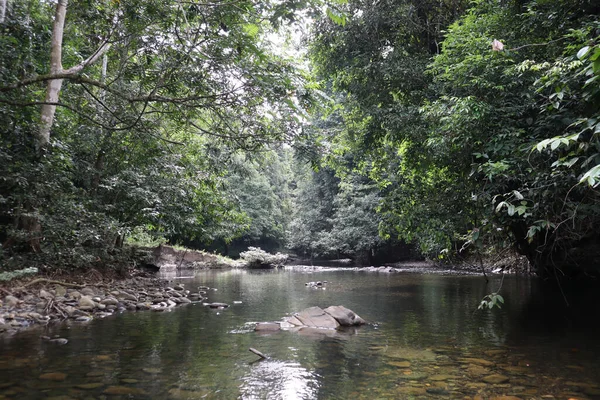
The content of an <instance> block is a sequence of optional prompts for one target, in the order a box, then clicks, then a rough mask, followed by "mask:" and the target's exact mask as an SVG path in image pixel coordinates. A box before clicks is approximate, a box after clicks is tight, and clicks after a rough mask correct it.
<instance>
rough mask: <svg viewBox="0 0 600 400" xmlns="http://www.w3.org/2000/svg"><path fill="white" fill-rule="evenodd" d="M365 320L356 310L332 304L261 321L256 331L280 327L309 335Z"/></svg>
mask: <svg viewBox="0 0 600 400" xmlns="http://www.w3.org/2000/svg"><path fill="white" fill-rule="evenodd" d="M365 323H366V322H365V320H364V319H362V318H361V317H359V316H358V315H357V314H356V313H355V312H354V311H352V310H349V309H347V308H346V307H344V306H330V307H327V308H326V309H324V310H323V309H322V308H320V307H310V308H307V309H305V310H302V311H301V312H299V313H297V314H294V315H293V316H291V317H286V318H284V319H283V322H279V323H275V322H259V323H258V324H256V327H255V330H256V331H267V332H274V331H277V330H280V329H283V330H288V329H289V330H293V331H295V332H299V333H300V332H302V333H306V334H308V335H311V334H313V333H318V331H319V330H320V331H321V332H322V331H324V330H336V329H338V328H339V327H348V326H358V325H363V324H365Z"/></svg>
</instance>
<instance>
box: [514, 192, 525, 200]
mask: <svg viewBox="0 0 600 400" xmlns="http://www.w3.org/2000/svg"><path fill="white" fill-rule="evenodd" d="M512 192H513V194H514V195H515V198H516V199H517V200H523V199H524V197H523V195H522V194H521V192H519V191H518V190H513V191H512Z"/></svg>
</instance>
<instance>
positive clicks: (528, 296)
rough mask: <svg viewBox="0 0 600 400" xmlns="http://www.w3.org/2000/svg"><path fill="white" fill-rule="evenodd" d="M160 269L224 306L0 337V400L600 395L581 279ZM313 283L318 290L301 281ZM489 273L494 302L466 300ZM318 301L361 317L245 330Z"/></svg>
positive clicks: (592, 292)
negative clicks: (483, 305) (498, 299)
mask: <svg viewBox="0 0 600 400" xmlns="http://www.w3.org/2000/svg"><path fill="white" fill-rule="evenodd" d="M171 278H173V279H176V281H177V282H182V283H184V284H185V286H186V287H188V288H195V287H197V286H209V287H211V288H212V289H211V290H210V291H209V299H210V301H213V302H225V303H228V304H231V307H229V308H227V309H223V310H214V309H209V308H208V307H204V306H202V305H201V304H191V305H188V306H184V307H180V308H177V309H174V310H173V311H172V312H164V313H156V312H150V311H147V312H137V313H123V314H120V315H115V316H112V317H108V318H105V319H98V320H94V321H91V322H89V323H69V324H67V323H65V324H60V325H57V326H54V327H45V328H39V329H33V330H30V331H27V332H24V333H21V334H19V335H17V336H16V337H14V338H5V339H3V340H2V341H0V399H37V398H40V399H45V398H52V399H55V400H59V399H61V400H66V399H90V400H91V399H103V398H111V399H112V398H115V399H118V398H142V399H239V398H241V399H361V398H363V399H413V398H414V399H419V398H423V399H426V398H436V399H446V398H447V399H465V398H471V399H476V398H481V399H488V398H494V397H495V396H497V397H498V398H499V399H502V398H504V399H507V400H508V399H511V398H521V399H542V398H543V399H547V398H556V399H568V398H575V399H594V398H596V399H600V340H599V339H598V338H600V335H599V334H600V318H599V317H600V311H599V310H598V300H597V298H598V294H597V293H599V292H598V291H597V287H594V286H593V285H591V284H587V285H582V284H578V285H577V286H574V285H573V286H572V287H566V286H563V287H562V291H561V289H559V288H558V287H556V285H553V284H550V283H543V282H540V281H538V280H537V279H533V278H527V277H513V276H507V277H505V278H504V280H503V282H502V281H501V278H500V277H494V278H492V279H491V280H490V282H489V283H487V284H486V282H485V280H484V278H483V277H481V276H475V275H456V274H444V273H432V272H428V273H423V272H420V273H410V272H407V273H394V274H385V273H365V272H357V271H351V270H324V271H307V270H301V269H286V270H278V271H246V270H231V271H224V272H218V271H206V272H198V273H196V275H195V276H193V277H189V278H185V277H178V278H175V277H171ZM317 280H320V281H328V283H327V284H326V287H325V289H315V288H310V287H307V286H305V283H306V282H309V281H317ZM501 283H502V289H501V293H502V295H503V296H504V299H505V305H504V306H503V308H502V309H493V310H477V306H478V304H479V302H480V300H481V299H482V298H483V296H484V295H486V294H487V293H489V292H491V291H494V290H495V289H497V288H498V287H499V286H500V284H501ZM565 297H566V299H567V301H568V302H569V305H568V306H567V302H566V301H565ZM329 305H344V306H346V307H347V308H350V309H352V310H354V311H355V312H356V313H358V314H359V315H360V316H361V317H363V318H364V319H366V320H367V321H369V324H368V325H366V326H363V327H359V328H356V329H351V330H348V331H343V332H329V331H324V332H323V333H322V334H321V333H319V334H315V333H312V334H304V333H302V332H287V331H281V332H275V333H272V334H264V333H257V332H254V331H253V324H252V323H253V322H257V321H273V320H279V319H281V318H282V317H284V316H286V315H289V314H291V313H293V312H295V311H301V310H302V309H304V308H306V307H310V306H321V307H323V308H324V307H327V306H329ZM41 335H49V336H55V335H58V336H60V337H64V338H67V339H68V340H69V342H68V344H66V345H56V344H51V343H48V342H46V341H43V340H41V339H40V336H41ZM250 347H253V348H256V349H258V350H260V351H261V352H263V353H265V354H266V355H268V356H269V358H268V359H266V360H260V359H259V358H258V357H257V356H256V355H254V354H253V353H251V352H249V351H248V348H250ZM478 396H479V397H478ZM501 396H514V397H501ZM544 396H547V397H544ZM549 396H554V397H549Z"/></svg>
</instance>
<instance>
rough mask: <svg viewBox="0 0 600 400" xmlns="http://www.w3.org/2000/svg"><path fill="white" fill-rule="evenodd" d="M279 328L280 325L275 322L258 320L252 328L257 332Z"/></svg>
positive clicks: (272, 330)
mask: <svg viewBox="0 0 600 400" xmlns="http://www.w3.org/2000/svg"><path fill="white" fill-rule="evenodd" d="M279 329H281V326H280V325H279V324H278V323H276V322H259V323H258V324H256V327H255V328H254V330H255V331H258V332H274V331H278V330H279Z"/></svg>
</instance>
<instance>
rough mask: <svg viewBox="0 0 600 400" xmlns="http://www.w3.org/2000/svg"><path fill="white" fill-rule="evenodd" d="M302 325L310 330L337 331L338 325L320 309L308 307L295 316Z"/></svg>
mask: <svg viewBox="0 0 600 400" xmlns="http://www.w3.org/2000/svg"><path fill="white" fill-rule="evenodd" d="M295 317H296V318H298V320H299V321H300V322H302V325H305V326H308V327H311V328H326V329H337V327H338V326H340V324H339V323H338V322H337V321H336V320H335V318H333V317H332V316H331V315H329V314H327V313H326V312H325V311H323V309H322V308H321V307H310V308H307V309H305V310H303V311H302V312H300V313H299V314H297V315H296V316H295Z"/></svg>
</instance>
